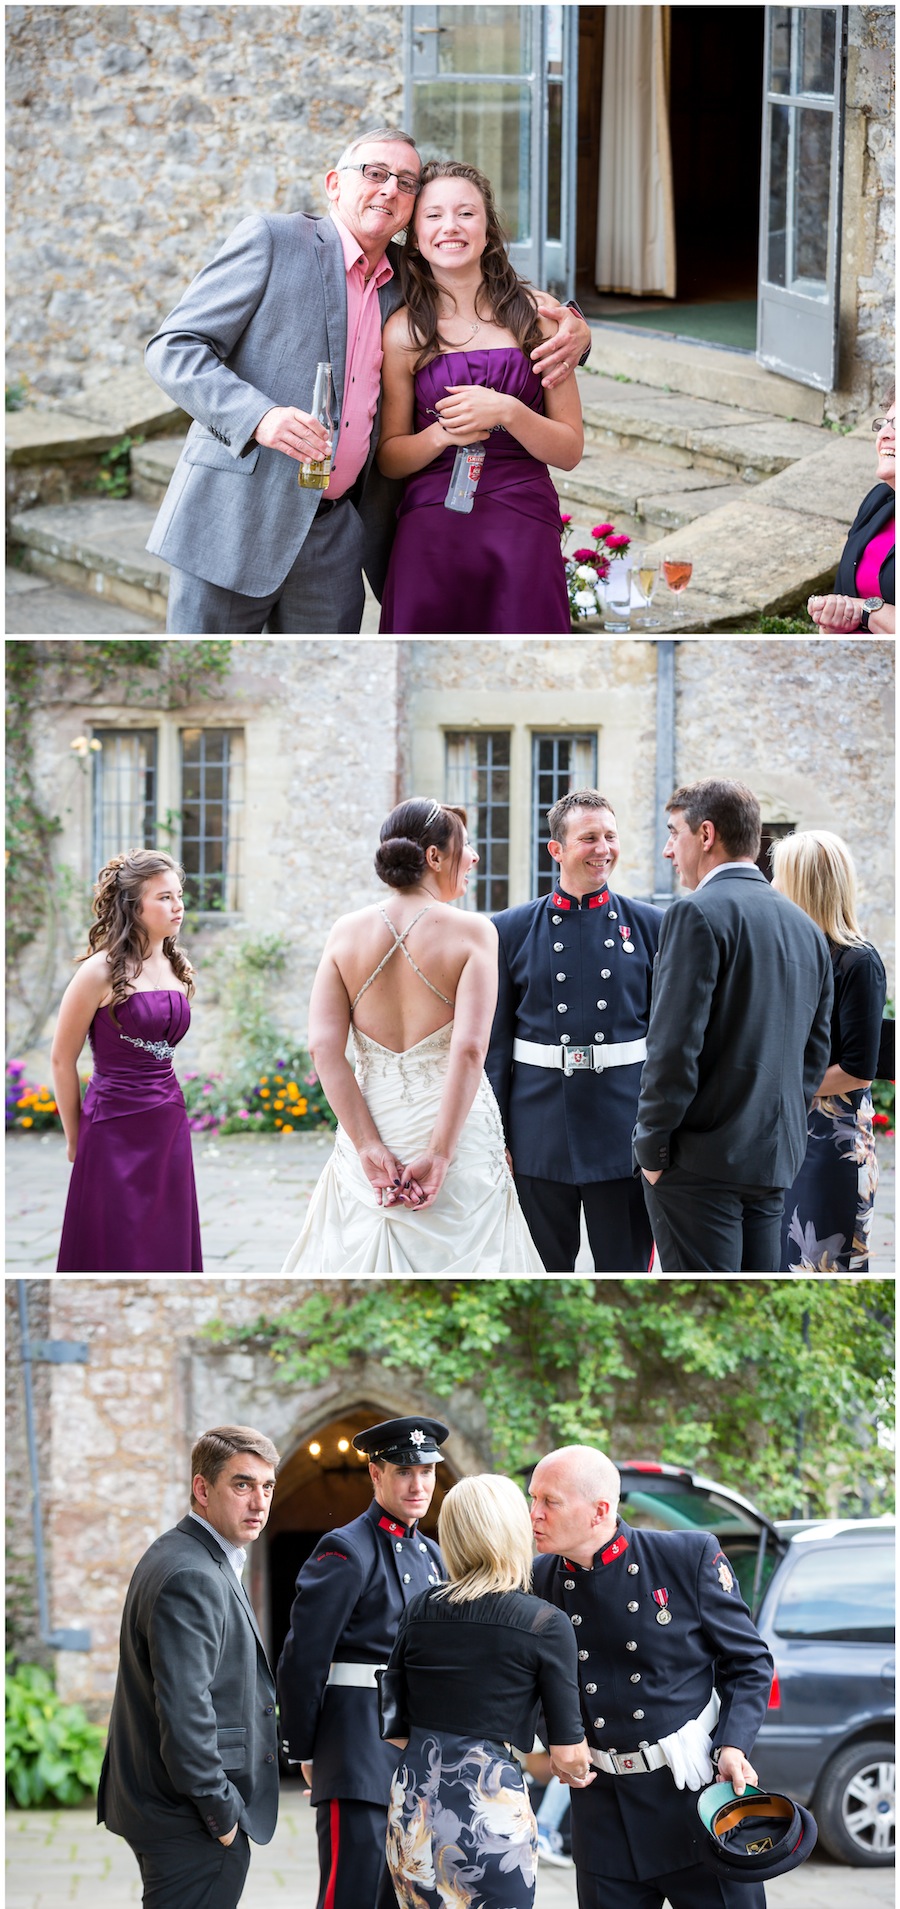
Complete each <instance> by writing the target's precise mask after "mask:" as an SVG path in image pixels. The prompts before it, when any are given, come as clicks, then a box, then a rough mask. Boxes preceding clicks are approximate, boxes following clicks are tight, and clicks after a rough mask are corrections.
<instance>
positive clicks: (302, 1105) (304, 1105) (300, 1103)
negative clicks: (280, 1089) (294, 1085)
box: [294, 1098, 309, 1119]
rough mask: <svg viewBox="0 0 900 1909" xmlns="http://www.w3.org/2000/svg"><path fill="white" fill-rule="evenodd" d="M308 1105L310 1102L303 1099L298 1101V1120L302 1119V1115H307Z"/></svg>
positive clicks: (296, 1112) (295, 1110) (295, 1109)
mask: <svg viewBox="0 0 900 1909" xmlns="http://www.w3.org/2000/svg"><path fill="white" fill-rule="evenodd" d="M308 1105H309V1102H308V1101H306V1100H303V1099H302V1098H301V1099H300V1100H298V1102H297V1105H296V1107H295V1108H294V1112H295V1114H296V1115H297V1117H298V1119H299V1118H300V1116H301V1115H302V1114H305V1112H306V1109H307V1107H308Z"/></svg>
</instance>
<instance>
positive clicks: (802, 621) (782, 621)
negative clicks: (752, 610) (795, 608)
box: [748, 616, 815, 636]
mask: <svg viewBox="0 0 900 1909" xmlns="http://www.w3.org/2000/svg"><path fill="white" fill-rule="evenodd" d="M748 628H749V633H750V635H751V636H813V635H814V634H815V625H814V624H813V622H812V620H811V618H810V617H808V616H761V617H760V618H759V621H758V622H757V623H751V624H750V625H749V626H748Z"/></svg>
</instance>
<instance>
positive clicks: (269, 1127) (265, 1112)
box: [183, 1047, 337, 1134]
mask: <svg viewBox="0 0 900 1909" xmlns="http://www.w3.org/2000/svg"><path fill="white" fill-rule="evenodd" d="M183 1087H184V1098H185V1103H186V1105H187V1110H188V1125H189V1126H190V1127H191V1129H192V1131H193V1132H195V1133H203V1132H208V1133H216V1132H218V1133H225V1134H229V1133H323V1132H333V1131H334V1129H335V1127H336V1126H337V1120H336V1117H335V1115H334V1114H333V1113H332V1111H331V1108H330V1107H329V1105H328V1102H327V1100H326V1099H325V1095H324V1093H323V1091H322V1085H321V1082H320V1080H319V1077H318V1075H317V1074H316V1072H315V1070H314V1068H313V1066H312V1062H311V1060H310V1057H309V1055H308V1053H307V1051H306V1048H305V1047H297V1048H293V1049H289V1050H288V1051H287V1052H282V1053H279V1054H278V1055H277V1056H276V1058H275V1060H274V1061H271V1062H270V1063H269V1065H268V1066H267V1068H266V1069H265V1071H264V1072H263V1073H262V1074H260V1075H259V1077H258V1079H253V1080H252V1081H248V1080H247V1079H246V1078H244V1079H239V1080H236V1081H235V1080H227V1079H225V1078H223V1076H222V1075H221V1074H206V1075H203V1074H187V1075H185V1078H184V1082H183Z"/></svg>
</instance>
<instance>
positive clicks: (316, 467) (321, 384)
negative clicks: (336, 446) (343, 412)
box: [297, 364, 334, 491]
mask: <svg viewBox="0 0 900 1909" xmlns="http://www.w3.org/2000/svg"><path fill="white" fill-rule="evenodd" d="M331 402H332V400H331V366H330V365H326V364H321V365H317V366H316V388H315V390H314V392H313V401H312V407H311V410H310V416H311V417H314V418H315V420H316V423H317V424H321V426H322V429H323V431H327V433H328V450H327V452H326V454H325V456H324V457H304V458H303V459H302V460H301V464H300V469H299V471H298V473H297V482H298V484H299V485H300V489H301V490H305V491H324V490H327V489H328V479H329V477H330V476H331V440H332V437H333V435H334V424H333V422H332V416H331Z"/></svg>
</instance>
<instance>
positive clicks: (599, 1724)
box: [594, 1717, 606, 1730]
mask: <svg viewBox="0 0 900 1909" xmlns="http://www.w3.org/2000/svg"><path fill="white" fill-rule="evenodd" d="M605 1722H606V1718H605V1717H595V1718H594V1729H595V1730H602V1729H603V1725H604V1724H605Z"/></svg>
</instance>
